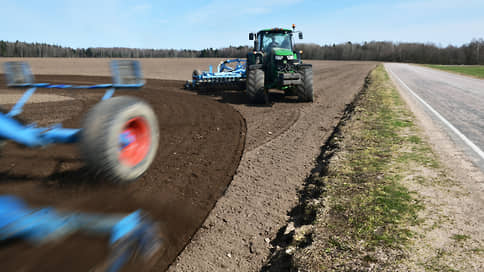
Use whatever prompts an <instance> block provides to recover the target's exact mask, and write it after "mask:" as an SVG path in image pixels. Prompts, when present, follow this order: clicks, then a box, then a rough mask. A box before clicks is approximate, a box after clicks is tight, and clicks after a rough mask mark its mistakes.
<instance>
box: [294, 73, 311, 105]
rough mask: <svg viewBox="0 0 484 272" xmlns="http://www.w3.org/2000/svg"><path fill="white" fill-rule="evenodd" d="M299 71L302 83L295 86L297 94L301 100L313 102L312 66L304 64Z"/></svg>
mask: <svg viewBox="0 0 484 272" xmlns="http://www.w3.org/2000/svg"><path fill="white" fill-rule="evenodd" d="M299 73H300V74H301V81H302V84H301V85H298V86H297V87H296V92H297V96H298V97H299V100H301V101H303V102H313V100H314V94H313V67H311V66H304V67H302V69H301V70H300V72H299Z"/></svg>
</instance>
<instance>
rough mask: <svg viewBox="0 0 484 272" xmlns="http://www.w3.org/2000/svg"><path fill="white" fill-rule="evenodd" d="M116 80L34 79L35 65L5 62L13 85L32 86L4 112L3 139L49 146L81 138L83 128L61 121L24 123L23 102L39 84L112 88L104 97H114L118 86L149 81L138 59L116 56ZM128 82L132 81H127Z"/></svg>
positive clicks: (0, 116)
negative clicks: (81, 82) (67, 81)
mask: <svg viewBox="0 0 484 272" xmlns="http://www.w3.org/2000/svg"><path fill="white" fill-rule="evenodd" d="M111 74H112V78H113V83H112V84H97V85H68V84H50V83H34V77H33V75H32V72H31V69H30V67H29V65H28V64H27V63H26V62H7V63H5V75H6V79H7V85H8V86H9V87H29V89H28V90H27V91H26V92H25V93H24V95H23V96H22V97H21V98H20V99H19V100H18V101H17V103H16V104H15V105H14V106H13V107H12V109H11V110H10V112H8V113H6V114H4V113H0V139H9V140H13V141H15V142H17V143H20V144H23V145H26V146H28V147H38V146H45V145H48V144H52V143H73V142H77V141H78V134H79V132H80V129H70V128H63V127H62V125H61V124H57V125H54V126H51V127H47V128H43V127H36V126H35V124H31V125H24V124H22V123H20V122H18V121H17V120H15V119H14V118H13V117H15V116H17V115H19V114H20V113H22V109H23V106H24V105H25V103H27V101H28V100H29V99H30V97H31V96H32V95H33V94H34V93H35V91H36V90H37V88H50V89H108V90H106V93H105V94H104V96H103V97H102V100H106V99H109V98H111V97H112V96H113V95H114V92H115V90H116V89H120V88H140V87H143V86H144V84H145V82H144V80H143V75H142V73H141V67H140V64H139V62H138V61H132V60H113V61H112V62H111ZM126 82H128V83H126Z"/></svg>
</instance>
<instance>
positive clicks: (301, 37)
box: [299, 32, 303, 40]
mask: <svg viewBox="0 0 484 272" xmlns="http://www.w3.org/2000/svg"><path fill="white" fill-rule="evenodd" d="M299 39H300V40H302V39H303V34H302V32H299Z"/></svg>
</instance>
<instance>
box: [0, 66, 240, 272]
mask: <svg viewBox="0 0 484 272" xmlns="http://www.w3.org/2000/svg"><path fill="white" fill-rule="evenodd" d="M37 81H38V82H53V83H56V82H58V83H60V82H69V83H97V82H109V79H107V78H101V77H81V76H55V77H52V76H38V77H37ZM4 84H5V82H3V81H1V80H0V86H5V85H4ZM182 85H183V83H182V82H180V81H161V80H148V82H147V85H146V86H145V87H144V88H143V89H141V90H139V91H119V92H118V94H117V95H124V94H126V95H133V96H137V97H140V98H142V99H144V100H146V101H148V102H149V103H150V104H151V105H152V107H153V108H154V110H155V112H156V114H157V116H158V121H159V127H160V132H161V133H160V148H159V151H158V154H157V157H156V159H155V161H154V163H153V164H152V166H151V168H150V169H149V170H148V172H147V173H146V174H145V175H144V176H143V177H141V178H140V179H139V180H138V181H136V182H134V183H132V184H130V185H128V186H115V185H113V184H110V183H106V182H103V181H101V180H94V178H93V176H91V175H89V174H87V173H85V171H84V169H83V163H82V162H81V161H80V160H79V157H78V151H77V149H76V145H52V146H49V147H46V148H42V149H27V148H23V147H20V146H17V145H15V144H13V143H8V144H7V145H6V146H5V147H4V148H3V149H2V151H1V153H0V194H13V195H16V196H19V197H21V198H23V199H24V200H26V201H27V202H28V203H29V204H31V205H33V206H45V205H50V206H54V207H55V208H58V209H63V210H74V211H85V212H103V213H104V212H105V213H128V212H133V211H135V210H137V209H143V210H145V211H147V212H148V213H149V214H150V215H151V216H152V218H153V219H154V220H156V221H158V222H160V223H161V227H162V230H163V236H164V239H165V245H166V251H165V252H164V254H163V255H162V256H156V264H155V266H154V270H156V271H162V270H164V269H166V267H167V266H168V265H169V264H170V263H171V262H172V261H173V260H174V258H175V257H176V256H177V255H178V253H179V252H180V251H181V250H182V249H183V247H184V246H185V245H186V243H187V242H188V241H189V239H190V238H191V236H192V235H193V233H194V232H195V231H196V230H197V229H198V228H199V226H200V225H201V224H202V222H203V220H204V219H205V217H206V216H207V215H208V213H209V212H210V210H211V209H212V207H213V206H214V204H215V202H216V200H217V199H219V198H220V196H221V195H222V194H223V193H224V191H225V189H226V188H227V186H228V184H229V183H230V181H231V180H232V177H233V175H234V173H235V171H236V168H237V166H238V164H239V160H240V157H241V154H242V150H243V146H244V137H245V123H244V120H243V119H242V117H241V116H240V114H239V113H237V112H236V111H235V110H233V108H232V107H230V106H228V105H221V104H220V103H217V102H214V101H211V100H210V99H205V98H203V97H200V96H196V95H193V94H190V93H186V92H182V91H180V87H181V86H182ZM39 93H40V94H57V95H61V96H66V97H70V98H74V99H72V100H69V101H63V102H49V103H34V104H28V105H27V106H26V107H25V112H24V113H22V115H21V116H20V118H22V119H24V120H26V121H28V122H32V121H40V122H38V124H39V125H48V124H53V123H57V122H63V125H64V126H65V127H78V126H79V124H80V121H81V120H82V118H83V116H84V113H85V112H86V111H87V110H88V109H89V108H91V107H92V106H93V105H94V103H96V102H98V101H99V99H100V97H101V96H102V93H103V92H102V91H92V90H89V91H84V90H79V91H61V90H40V91H39ZM0 103H1V102H0ZM221 151H223V152H221ZM107 249H108V248H107V239H106V238H93V237H88V236H85V235H81V234H79V235H75V236H73V237H70V238H68V239H67V240H65V241H62V242H59V243H55V244H50V243H49V244H46V245H42V246H39V247H34V246H31V245H29V244H27V243H23V242H12V243H6V244H5V243H4V244H2V245H1V246H0V263H1V264H2V265H1V266H2V269H1V270H2V271H88V270H89V269H91V268H93V267H95V266H96V265H99V264H100V263H101V262H102V261H103V260H104V259H105V257H106V256H107V254H108V251H107ZM143 265H144V264H143V263H142V262H131V263H130V264H129V265H128V266H127V267H126V268H125V269H123V270H125V271H135V270H137V271H145V270H147V269H148V267H145V266H143Z"/></svg>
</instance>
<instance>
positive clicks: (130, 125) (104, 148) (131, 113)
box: [79, 96, 159, 183]
mask: <svg viewBox="0 0 484 272" xmlns="http://www.w3.org/2000/svg"><path fill="white" fill-rule="evenodd" d="M158 140H159V130H158V121H157V119H156V116H155V113H154V112H153V110H152V109H151V107H150V106H149V105H148V104H146V103H145V102H143V101H141V100H139V99H137V98H134V97H129V96H120V97H113V98H110V99H107V100H104V101H101V102H100V103H98V104H97V105H95V106H94V107H93V108H92V109H91V110H90V111H89V112H88V113H87V115H86V118H85V119H84V121H83V124H82V130H81V133H80V140H79V147H80V153H81V156H82V158H83V159H84V161H85V162H86V166H87V168H88V169H89V170H91V171H92V172H94V173H95V174H100V175H102V176H105V177H107V178H109V179H110V180H112V181H114V182H118V183H128V182H131V181H134V180H135V179H137V178H138V177H140V176H141V175H143V174H144V173H145V172H146V170H147V169H148V167H149V166H150V165H151V163H152V162H153V159H154V158H155V155H156V151H157V149H158Z"/></svg>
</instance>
